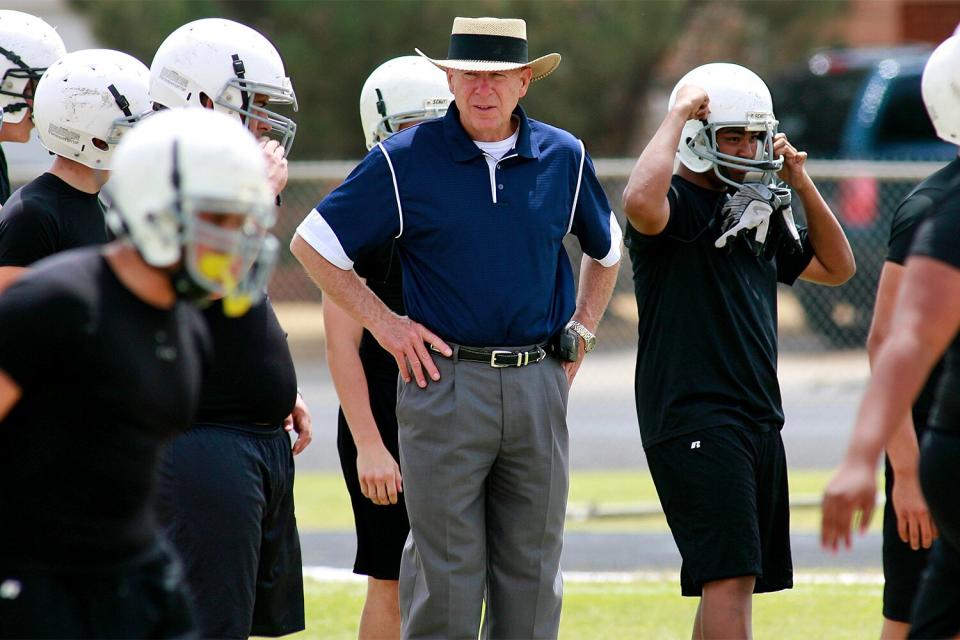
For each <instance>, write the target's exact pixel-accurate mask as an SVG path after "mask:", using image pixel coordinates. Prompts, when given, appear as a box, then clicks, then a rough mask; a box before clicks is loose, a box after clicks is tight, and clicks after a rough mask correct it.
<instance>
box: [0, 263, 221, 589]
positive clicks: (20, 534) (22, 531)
mask: <svg viewBox="0 0 960 640" xmlns="http://www.w3.org/2000/svg"><path fill="white" fill-rule="evenodd" d="M0 326H2V327H3V331H0V370H3V371H5V372H6V373H7V374H8V375H9V376H10V377H11V378H12V379H13V380H14V381H15V382H16V383H17V384H18V385H19V386H20V388H21V389H22V392H23V395H22V397H21V398H20V400H19V402H18V403H17V404H16V405H15V406H14V407H13V408H12V409H11V411H10V412H9V414H8V415H7V417H6V418H5V419H4V420H2V421H0V522H2V524H0V567H4V566H6V567H13V566H19V567H39V568H51V569H54V568H55V569H63V570H69V569H77V568H91V567H96V568H108V567H117V566H120V565H123V564H125V563H127V562H129V561H131V560H133V559H135V558H137V557H139V556H141V555H142V554H144V553H149V552H150V551H151V550H152V549H153V547H154V546H155V545H156V544H157V535H156V531H155V526H154V523H153V516H152V497H153V476H154V467H155V464H156V462H157V458H158V454H159V452H160V449H161V446H162V445H163V443H164V442H166V441H167V440H168V439H170V438H171V437H172V436H174V435H175V434H177V433H178V432H180V431H183V430H185V429H186V428H187V427H188V426H189V424H190V421H191V419H192V417H193V413H194V411H195V409H196V407H197V402H198V400H199V397H200V384H201V377H202V368H203V366H204V363H205V361H206V360H207V359H208V358H209V354H210V344H209V336H208V334H207V330H206V327H205V326H204V323H203V319H202V318H201V317H200V314H199V312H198V311H197V310H196V309H195V308H194V307H193V306H191V305H189V304H186V303H177V304H176V305H175V306H174V307H173V308H172V309H168V310H164V309H159V308H156V307H153V306H151V305H148V304H147V303H145V302H143V301H142V300H141V299H140V298H138V297H136V296H135V295H134V294H133V293H131V292H130V291H129V290H128V289H127V288H126V287H125V286H124V285H123V284H121V282H120V281H119V280H118V279H117V277H116V275H115V274H114V272H113V270H112V269H111V268H110V267H109V265H108V264H107V262H106V260H105V259H104V258H103V256H102V255H100V253H99V250H98V249H96V248H88V249H80V250H77V251H71V252H67V253H63V254H59V255H57V256H54V257H52V258H50V259H49V260H45V261H43V262H42V263H40V264H38V265H36V268H35V269H33V270H31V272H30V273H29V274H28V275H27V276H25V277H23V278H21V279H20V280H18V281H17V282H16V283H14V284H13V285H11V287H10V288H9V289H7V290H6V291H5V292H4V294H3V296H0Z"/></svg>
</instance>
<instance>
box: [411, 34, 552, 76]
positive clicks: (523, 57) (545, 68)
mask: <svg viewBox="0 0 960 640" xmlns="http://www.w3.org/2000/svg"><path fill="white" fill-rule="evenodd" d="M414 50H415V51H416V52H417V53H419V54H420V55H421V56H423V57H424V58H426V59H427V60H429V61H430V62H432V63H433V64H435V65H437V66H438V67H440V68H441V69H443V70H444V71H446V70H447V69H454V70H457V71H509V70H511V69H522V68H523V67H530V69H531V70H532V71H533V76H532V78H531V82H535V81H537V80H539V79H541V78H545V77H547V76H548V75H550V74H551V73H553V71H554V70H555V69H556V68H557V67H558V66H560V54H559V53H548V54H547V55H545V56H540V57H539V58H537V59H536V60H528V54H527V23H526V22H525V21H523V20H520V19H518V18H455V19H454V20H453V30H452V31H451V32H450V49H449V51H448V52H447V59H446V60H437V59H434V58H431V57H430V56H428V55H427V54H425V53H424V52H423V51H420V49H414Z"/></svg>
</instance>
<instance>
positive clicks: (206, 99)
mask: <svg viewBox="0 0 960 640" xmlns="http://www.w3.org/2000/svg"><path fill="white" fill-rule="evenodd" d="M199 98H200V106H201V107H203V108H204V109H213V100H212V99H211V98H210V96H208V95H207V94H206V93H204V92H203V91H201V92H200V95H199ZM187 100H189V98H187Z"/></svg>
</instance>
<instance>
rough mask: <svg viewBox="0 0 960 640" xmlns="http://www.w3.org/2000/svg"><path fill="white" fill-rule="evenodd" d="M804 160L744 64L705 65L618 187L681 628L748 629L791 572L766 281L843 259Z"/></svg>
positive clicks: (707, 632) (677, 94) (650, 450)
mask: <svg viewBox="0 0 960 640" xmlns="http://www.w3.org/2000/svg"><path fill="white" fill-rule="evenodd" d="M675 156H679V158H680V166H679V169H678V172H677V174H676V175H674V173H673V167H674V158H675ZM805 160H806V154H805V153H802V152H798V151H797V150H796V149H794V148H793V146H792V145H790V143H789V142H788V140H787V138H786V136H785V135H784V134H782V133H777V132H776V120H775V118H774V114H773V104H772V100H771V98H770V92H769V91H768V90H767V87H766V85H765V84H764V83H763V81H762V80H761V79H760V78H759V77H757V75H756V74H754V73H753V72H751V71H750V70H748V69H745V68H743V67H740V66H738V65H733V64H723V63H718V64H708V65H704V66H701V67H698V68H696V69H694V70H693V71H691V72H690V73H688V74H687V75H686V76H685V77H684V78H682V79H681V80H680V82H678V83H677V86H676V88H675V89H674V91H673V94H672V95H671V99H670V103H669V106H668V112H667V115H666V117H665V118H664V120H663V122H662V124H661V125H660V128H659V129H658V131H657V133H656V134H655V135H654V137H653V139H652V140H651V141H650V143H649V144H648V145H647V147H646V148H645V149H644V151H643V153H642V154H641V155H640V158H639V160H638V161H637V164H636V166H635V167H634V169H633V172H632V174H631V176H630V179H629V182H628V183H627V187H626V189H625V190H624V194H623V201H624V210H625V212H626V214H627V218H628V220H629V222H630V225H629V229H628V231H627V245H628V246H629V249H630V256H631V258H632V261H633V274H634V286H635V288H636V297H637V305H638V308H639V317H640V321H639V342H638V354H637V370H636V380H635V385H636V401H637V415H638V418H639V422H640V433H641V436H642V438H643V446H644V449H645V451H646V455H647V461H648V463H649V466H650V472H651V474H652V476H653V479H654V482H655V484H656V486H657V491H658V494H659V496H660V502H661V504H662V506H663V509H664V512H665V514H666V516H667V522H668V524H669V525H670V528H671V532H672V533H673V536H674V540H675V541H676V543H677V546H678V548H679V550H680V554H681V556H682V557H683V565H682V568H681V574H680V581H681V591H682V593H683V595H685V596H700V598H701V599H700V604H699V607H698V609H697V614H696V618H695V620H694V627H693V637H694V638H700V637H708V636H709V637H749V635H750V634H751V595H752V594H753V593H755V592H764V591H776V590H779V589H784V588H789V587H790V586H792V583H793V579H792V574H793V572H792V563H791V558H790V538H789V535H790V531H789V509H788V501H787V475H786V461H785V458H784V450H783V442H782V440H781V438H780V428H781V427H782V426H783V410H782V407H781V401H780V389H779V385H778V383H777V373H776V366H777V307H776V290H777V282H783V283H786V284H792V283H793V282H794V281H795V280H796V279H797V278H798V277H802V278H804V279H806V280H811V281H814V282H819V283H823V284H833V285H836V284H841V283H842V282H844V281H846V280H847V279H848V278H849V277H850V276H852V275H853V272H854V261H853V255H852V253H851V252H850V247H849V245H848V244H847V241H846V238H845V237H844V235H843V232H842V230H841V228H840V225H839V223H838V222H837V221H836V219H835V218H834V216H833V214H832V213H831V211H830V209H829V207H828V206H827V205H826V203H825V202H824V201H823V199H822V198H821V197H820V194H819V192H818V191H817V188H816V186H815V185H814V183H813V181H812V180H811V179H810V176H809V175H808V174H807V172H806V171H805V169H804V162H805ZM751 173H756V174H759V176H760V179H759V181H756V179H755V178H754V177H753V176H750V174H751ZM774 176H776V177H778V178H779V179H781V180H783V181H785V182H786V183H787V185H788V186H789V187H791V188H792V189H793V190H794V192H795V193H796V194H797V195H798V196H799V198H800V200H801V201H802V203H803V206H804V210H805V211H806V215H807V222H808V225H809V228H808V229H800V230H797V233H796V235H794V233H793V232H792V229H791V222H792V215H786V214H785V205H786V199H787V197H788V194H787V193H784V191H786V189H784V190H783V191H778V189H780V186H779V184H778V183H776V182H775V178H774ZM748 177H749V179H750V181H751V182H752V184H749V185H742V183H743V182H745V181H746V180H747V179H748ZM741 185H742V186H741ZM731 195H732V197H731ZM721 247H722V249H721ZM691 293H694V295H691Z"/></svg>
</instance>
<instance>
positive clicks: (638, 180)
mask: <svg viewBox="0 0 960 640" xmlns="http://www.w3.org/2000/svg"><path fill="white" fill-rule="evenodd" d="M709 103H710V98H709V97H707V92H706V91H704V90H703V89H702V88H700V87H698V86H695V85H684V86H683V87H681V88H680V91H678V92H677V99H676V102H675V103H674V105H673V108H672V109H670V111H669V112H668V113H667V117H666V118H664V119H663V122H662V123H661V124H660V128H659V129H657V132H656V133H655V134H654V136H653V138H652V139H651V140H650V142H649V143H648V144H647V146H646V147H645V148H644V150H643V153H641V154H640V157H639V158H638V159H637V164H636V165H634V167H633V171H631V172H630V179H629V180H628V181H627V186H626V188H624V190H623V210H624V212H625V213H626V214H627V220H629V221H630V224H632V225H633V228H634V229H636V230H637V231H639V232H640V233H643V234H646V235H656V234H658V233H660V232H661V231H663V229H664V228H665V227H666V226H667V221H668V220H669V218H670V205H669V203H668V202H667V192H668V191H669V190H670V179H671V177H672V176H673V164H674V157H675V156H676V152H677V145H678V144H679V142H680V135H681V134H682V132H683V125H685V124H686V123H687V120H703V119H705V118H706V117H707V115H708V114H709V113H710V108H709Z"/></svg>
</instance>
